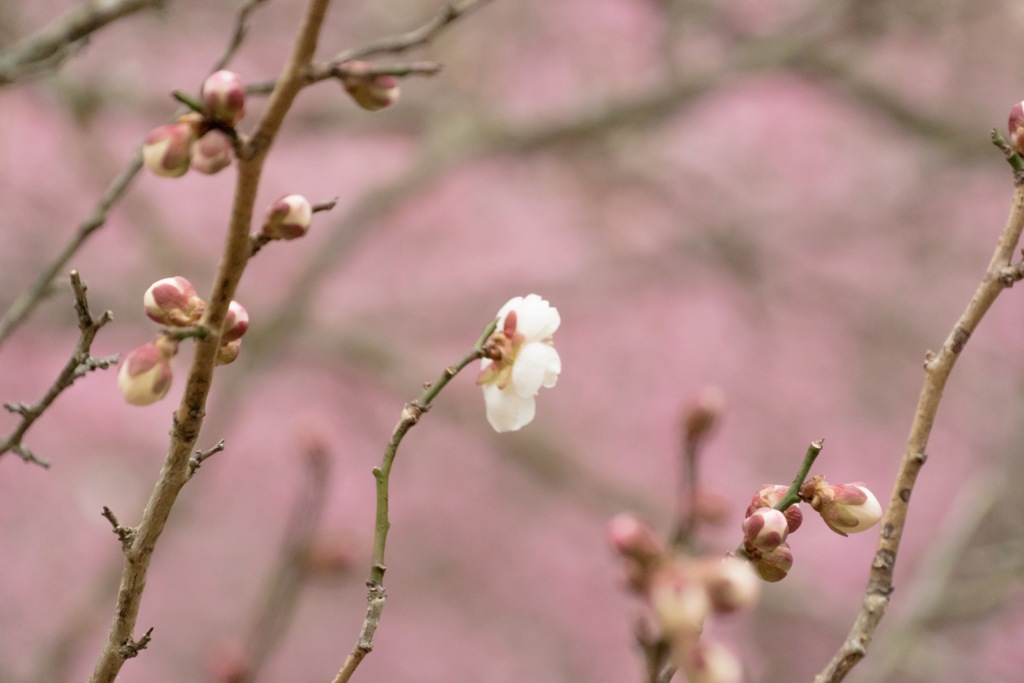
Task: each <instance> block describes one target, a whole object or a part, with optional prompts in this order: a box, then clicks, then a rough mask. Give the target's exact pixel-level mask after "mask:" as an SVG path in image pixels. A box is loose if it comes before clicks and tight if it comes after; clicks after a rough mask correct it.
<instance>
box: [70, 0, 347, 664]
mask: <svg viewBox="0 0 1024 683" xmlns="http://www.w3.org/2000/svg"><path fill="white" fill-rule="evenodd" d="M327 5H328V0H310V2H309V4H308V5H307V7H306V10H305V12H304V14H303V17H302V21H301V24H300V27H299V31H298V35H297V37H296V40H295V44H294V47H293V49H292V53H291V55H290V57H289V59H288V61H287V63H286V64H285V66H284V69H283V71H282V75H281V78H280V79H279V81H278V87H277V88H276V89H275V90H274V92H273V93H272V94H271V96H270V101H269V103H268V105H267V108H266V110H265V112H264V114H263V117H262V119H261V120H260V121H259V123H258V124H257V127H256V132H255V134H254V135H253V137H252V140H251V141H250V143H249V145H248V146H247V149H246V154H245V155H240V157H239V160H238V175H237V180H236V184H235V193H234V201H233V204H232V210H231V220H230V223H229V226H228V233H227V237H226V239H225V244H224V250H223V253H222V256H221V261H220V265H219V267H218V272H217V274H216V277H215V279H214V284H213V291H212V292H211V294H210V296H209V298H208V299H207V307H206V311H205V312H204V314H203V318H202V319H201V320H200V322H199V324H200V326H202V327H205V328H207V329H209V330H211V331H213V333H211V334H209V335H207V336H206V337H205V338H203V339H199V340H197V342H196V344H195V354H194V355H193V359H192V367H191V369H190V370H189V373H188V378H187V379H186V383H185V391H184V395H183V396H182V399H181V404H180V405H179V407H178V410H177V412H176V413H175V415H174V424H173V426H172V428H171V442H170V445H169V447H168V452H167V457H166V459H165V461H164V465H163V468H162V469H161V470H160V475H159V478H158V480H157V483H156V486H155V487H154V489H153V492H152V494H151V495H150V499H149V503H148V504H147V505H146V509H145V511H144V512H143V515H142V521H141V523H140V524H139V526H138V527H137V529H136V534H135V538H134V539H133V542H132V545H131V547H130V548H129V549H128V550H127V551H126V552H125V560H124V568H123V571H122V577H121V586H120V589H119V590H118V596H117V606H116V609H115V612H114V613H115V616H114V622H113V624H112V625H111V629H110V634H109V636H108V638H107V643H106V645H105V646H104V649H103V652H102V653H101V654H100V657H99V659H98V661H97V662H96V667H95V669H94V671H93V675H92V678H91V679H90V683H111V682H112V681H113V680H114V679H115V678H116V677H117V674H118V672H119V671H120V670H121V666H122V665H123V664H124V661H125V660H126V659H127V656H126V652H127V651H126V650H125V646H126V645H125V644H126V643H132V642H134V641H133V639H132V633H133V631H134V629H135V622H136V619H137V618H138V613H139V606H140V605H141V602H142V593H143V589H144V588H145V584H146V575H147V573H148V570H149V562H150V560H151V558H152V555H153V550H154V549H155V547H156V543H157V541H158V539H159V538H160V534H161V533H162V532H163V529H164V525H165V524H166V523H167V519H168V517H169V516H170V513H171V509H172V507H173V506H174V503H175V501H176V500H177V497H178V493H179V491H180V490H181V488H182V486H184V485H185V482H186V481H188V479H189V476H190V474H189V464H190V461H191V457H192V453H193V449H194V448H195V443H196V440H197V438H198V437H199V432H200V430H201V428H202V425H203V418H204V417H205V414H206V399H207V396H208V394H209V391H210V384H211V381H212V378H213V370H214V366H215V361H216V355H217V349H218V347H219V345H220V336H221V329H222V328H223V326H224V319H225V317H226V315H227V311H228V305H229V303H230V302H231V299H232V297H233V296H234V293H235V290H236V288H237V287H238V282H239V280H240V279H241V277H242V272H243V271H244V270H245V265H246V263H247V261H248V259H249V253H250V246H249V227H250V224H251V223H252V215H253V204H254V203H255V199H256V192H257V189H258V185H259V180H260V175H261V173H262V170H263V163H264V161H265V159H266V156H267V153H268V152H269V150H270V146H271V144H272V142H273V140H274V138H275V136H276V135H277V132H278V130H279V129H280V127H281V123H282V122H283V120H284V117H285V114H286V113H287V112H288V109H289V108H290V107H291V105H292V102H293V101H294V99H295V96H296V94H297V93H298V92H299V90H300V89H301V87H302V82H301V81H302V74H303V72H304V71H305V69H306V68H307V67H308V65H309V62H310V60H311V59H312V57H313V54H314V52H315V50H316V43H317V36H318V35H319V32H320V27H321V25H322V23H323V18H324V14H325V13H326V10H327Z"/></svg>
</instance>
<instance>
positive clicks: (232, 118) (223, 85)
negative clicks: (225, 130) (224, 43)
mask: <svg viewBox="0 0 1024 683" xmlns="http://www.w3.org/2000/svg"><path fill="white" fill-rule="evenodd" d="M200 98H201V99H202V103H203V115H204V116H206V117H207V118H208V119H211V120H213V121H218V122H220V123H223V124H225V125H227V126H234V125H235V124H236V123H238V121H239V120H241V118H242V117H243V116H244V115H245V86H243V85H242V82H241V80H240V79H239V78H238V74H236V73H234V72H232V71H224V70H222V71H216V72H214V73H212V74H210V75H209V76H207V78H206V80H205V81H203V87H202V90H201V92H200Z"/></svg>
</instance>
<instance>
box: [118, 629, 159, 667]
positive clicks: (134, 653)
mask: <svg viewBox="0 0 1024 683" xmlns="http://www.w3.org/2000/svg"><path fill="white" fill-rule="evenodd" d="M151 640H153V627H152V626H150V627H149V630H148V631H146V632H145V634H143V636H142V637H141V638H139V639H138V640H134V639H132V638H128V639H127V640H125V641H124V642H123V643H122V644H121V649H120V650H118V654H120V655H121V657H122V658H123V659H131V658H133V657H138V656H139V652H141V651H142V650H145V649H146V647H147V646H148V645H149V641H151Z"/></svg>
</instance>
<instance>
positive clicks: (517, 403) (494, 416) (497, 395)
mask: <svg viewBox="0 0 1024 683" xmlns="http://www.w3.org/2000/svg"><path fill="white" fill-rule="evenodd" d="M484 403H485V404H486V406H487V421H488V422H490V423H491V426H492V427H494V431H496V432H514V431H516V430H518V429H521V428H522V427H523V426H525V425H528V424H529V423H530V422H531V421H532V420H533V416H534V415H535V414H536V412H537V401H536V399H534V398H533V396H532V395H530V396H529V397H526V398H524V397H522V396H519V395H518V394H517V393H516V392H514V391H510V390H507V389H506V390H502V389H499V388H498V387H497V385H495V384H485V385H484Z"/></svg>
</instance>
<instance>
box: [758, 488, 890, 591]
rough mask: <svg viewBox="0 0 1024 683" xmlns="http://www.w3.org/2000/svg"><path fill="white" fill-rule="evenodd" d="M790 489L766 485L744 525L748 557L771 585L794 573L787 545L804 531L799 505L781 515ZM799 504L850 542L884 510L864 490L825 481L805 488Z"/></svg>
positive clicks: (868, 492) (870, 525) (799, 493)
mask: <svg viewBox="0 0 1024 683" xmlns="http://www.w3.org/2000/svg"><path fill="white" fill-rule="evenodd" d="M788 491H789V487H787V486H783V485H781V484H763V485H762V486H761V488H760V489H759V490H758V492H757V493H756V494H754V497H753V499H752V500H751V501H750V505H749V506H748V507H747V512H746V517H745V518H744V520H743V546H742V549H743V553H744V554H745V555H746V556H747V558H749V559H750V561H751V563H753V566H754V569H755V570H756V571H757V573H758V575H759V576H760V577H761V578H762V579H764V580H765V581H769V582H775V581H781V580H782V579H784V578H786V575H787V574H788V573H789V570H790V569H791V568H792V567H793V551H792V549H791V548H790V546H789V543H788V542H787V538H788V537H789V535H790V534H792V533H793V532H795V531H796V530H797V529H799V528H800V525H801V523H802V522H803V512H801V510H800V506H799V503H793V504H792V505H789V506H787V507H786V508H785V509H784V510H779V509H778V508H779V506H780V504H781V503H782V502H783V500H784V499H785V496H786V493H787V492H788ZM798 497H799V500H800V501H802V502H805V503H809V504H810V506H811V508H812V509H813V510H814V511H815V512H817V513H818V514H820V515H821V518H822V520H824V522H825V524H827V525H828V527H829V528H830V529H832V530H833V531H835V532H836V533H838V534H841V535H843V536H846V535H848V534H851V533H856V532H858V531H865V530H866V529H869V528H871V527H872V526H874V525H875V524H876V523H877V522H878V520H880V519H881V518H882V507H881V505H879V504H878V500H877V499H876V498H875V496H874V494H872V493H871V491H869V490H868V489H867V487H865V486H864V485H863V484H860V483H856V484H829V483H828V482H827V481H826V480H825V478H824V477H823V476H821V475H817V476H815V477H812V478H810V479H808V480H807V481H806V482H804V484H803V485H802V486H801V487H800V490H799V492H798Z"/></svg>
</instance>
